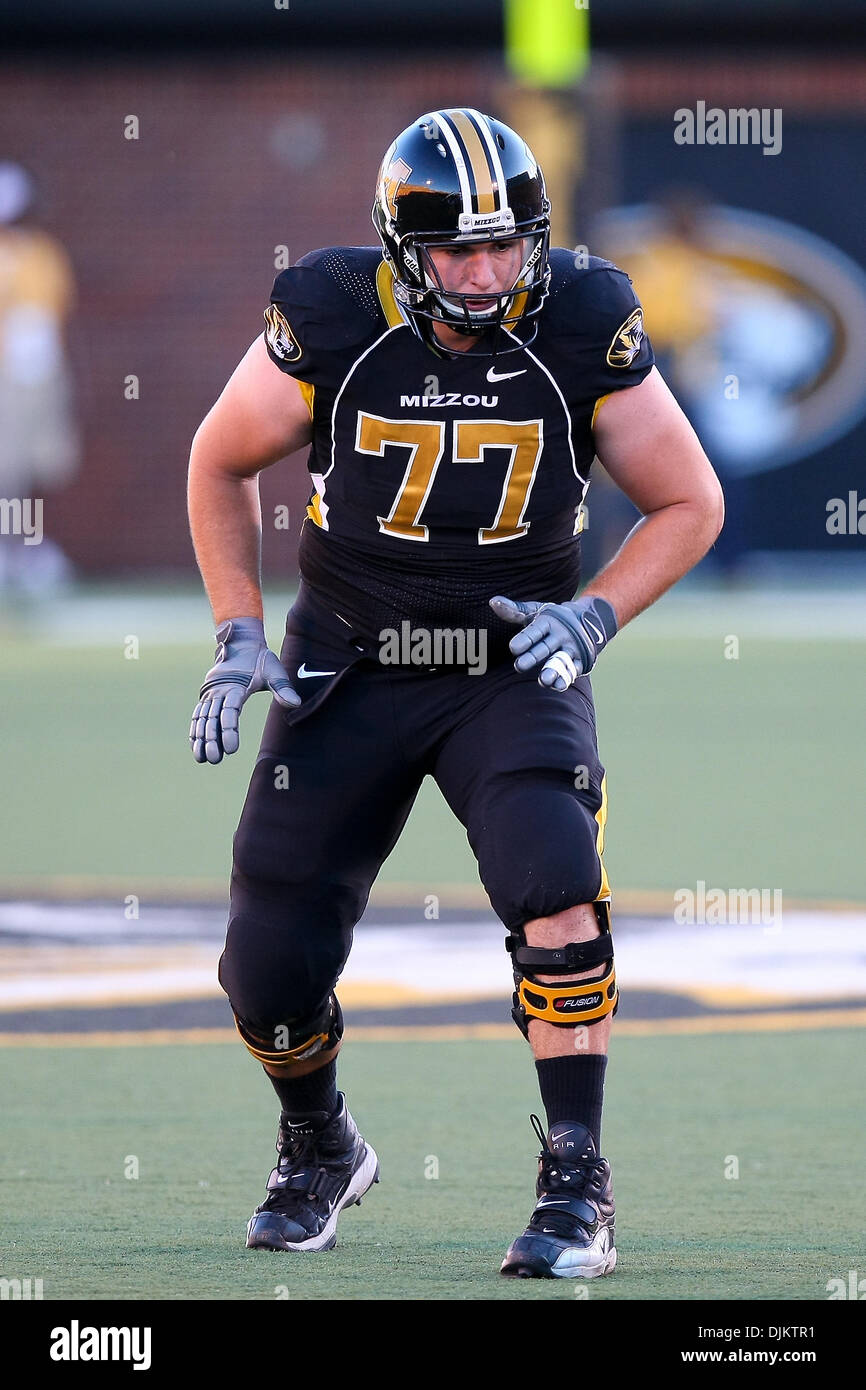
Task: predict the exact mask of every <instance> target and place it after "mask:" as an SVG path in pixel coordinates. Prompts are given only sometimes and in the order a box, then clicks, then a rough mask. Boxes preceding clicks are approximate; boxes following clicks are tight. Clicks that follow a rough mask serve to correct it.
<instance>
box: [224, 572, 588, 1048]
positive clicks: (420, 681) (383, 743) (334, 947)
mask: <svg viewBox="0 0 866 1390" xmlns="http://www.w3.org/2000/svg"><path fill="white" fill-rule="evenodd" d="M357 641H358V639H357V635H356V634H353V633H351V631H350V630H349V628H348V626H347V625H346V624H345V623H344V622H343V620H341V619H339V618H337V617H336V616H335V615H334V614H333V613H332V612H330V611H329V610H327V609H326V608H324V607H323V606H322V605H321V604H320V602H319V600H318V599H315V598H314V597H313V596H312V595H311V593H310V591H309V590H308V589H307V588H306V586H303V585H302V588H301V593H300V595H299V598H298V601H297V602H296V604H295V605H294V607H293V608H292V610H291V611H290V613H289V616H288V621H287V628H286V638H285V641H284V643H283V646H282V650H281V653H280V655H281V659H282V661H283V664H284V665H285V667H286V669H287V671H288V673H289V676H290V678H291V679H292V681H293V683H294V684H295V686H296V688H297V690H298V692H299V694H300V695H301V696H302V699H303V703H302V705H301V706H300V708H299V709H298V710H296V711H291V712H286V711H285V710H283V709H282V708H281V707H280V706H279V705H278V704H277V703H276V702H275V701H274V702H273V703H272V705H271V709H270V712H269V715H268V718H267V722H266V725H265V730H264V734H263V736H262V743H261V748H260V750H259V754H258V757H257V759H256V764H255V768H254V770H253V774H252V778H251V781H250V785H249V791H248V793H247V798H246V802H245V804H244V808H243V812H242V815H241V819H240V823H239V825H238V829H237V833H236V835H235V838H234V863H233V872H232V881H231V911H230V917H229V923H228V932H227V938H226V945H225V950H224V952H223V955H222V959H221V961H220V982H221V984H222V987H223V989H224V990H225V991H226V993H227V994H228V996H229V999H230V1001H231V1004H232V1008H233V1009H234V1011H235V1013H236V1014H237V1015H238V1016H239V1017H241V1018H243V1019H245V1020H246V1021H247V1022H249V1023H251V1024H253V1025H255V1027H256V1030H257V1031H260V1032H261V1033H263V1034H265V1035H267V1034H270V1033H271V1032H272V1030H273V1029H274V1027H275V1026H277V1025H279V1024H280V1023H283V1022H288V1021H289V1020H291V1019H300V1018H307V1017H308V1016H311V1015H314V1014H315V1013H316V1012H317V1011H318V1010H319V1009H320V1007H321V1006H322V1004H323V1001H324V1000H326V998H327V996H328V995H329V993H330V992H331V991H332V990H333V989H334V987H335V985H336V982H337V979H338V977H339V975H340V972H341V971H342V969H343V966H344V964H345V961H346V958H347V956H348V954H349V949H350V946H351V943H352V931H353V928H354V926H355V924H356V923H357V921H358V920H359V918H360V917H361V915H362V913H363V911H364V908H365V906H366V904H367V898H368V895H369V893H370V889H371V886H372V884H373V882H374V880H375V878H376V875H377V874H378V872H379V869H380V867H381V865H382V863H383V861H384V860H385V859H386V858H387V856H388V855H389V854H390V852H391V850H392V849H393V847H394V845H395V844H396V842H397V839H398V837H399V835H400V832H401V830H402V829H403V826H404V825H405V823H406V819H407V817H408V815H409V812H410V810H411V808H412V804H413V802H414V800H415V797H416V795H417V792H418V789H419V786H420V784H421V780H422V778H423V777H424V776H425V774H428V773H429V774H430V776H432V777H434V778H435V780H436V782H437V784H438V786H439V788H440V790H441V791H442V794H443V795H444V797H445V799H446V801H447V802H448V804H449V806H450V807H451V809H452V810H453V811H454V814H455V815H456V816H457V817H458V819H459V820H460V821H461V822H462V824H463V825H464V826H465V828H466V831H467V836H468V839H469V843H470V845H471V846H472V849H473V851H474V853H475V856H476V859H477V861H478V868H479V873H480V876H481V881H482V883H483V884H484V887H485V889H486V891H487V894H488V896H489V898H490V902H491V904H492V906H493V909H494V911H495V912H496V913H497V915H498V916H499V917H500V918H501V920H502V922H503V923H504V924H505V926H506V927H508V928H509V929H510V930H513V929H515V928H517V927H521V926H522V925H523V924H524V923H525V922H527V921H529V920H531V919H533V918H536V917H548V916H551V915H552V914H554V913H557V912H562V911H563V910H564V909H566V908H569V907H573V906H575V905H576V904H578V903H585V902H592V901H594V900H595V899H596V898H599V897H601V896H604V895H605V894H606V893H607V891H608V886H607V880H606V877H605V876H604V870H603V867H602V863H601V858H600V851H601V848H602V844H603V830H604V814H605V806H604V788H603V777H604V770H603V768H602V766H601V764H600V762H599V759H598V752H597V748H596V734H595V716H594V710H593V703H592V692H591V689H590V683H589V680H588V679H587V678H586V677H581V678H579V679H578V681H577V682H576V684H575V685H574V686H573V687H572V688H571V689H570V690H567V691H565V692H563V693H557V692H555V691H552V690H548V689H546V688H544V687H542V686H540V685H539V684H538V679H537V673H530V674H519V673H518V672H516V671H515V670H514V667H513V664H512V662H511V660H508V661H505V662H502V663H500V664H499V665H494V666H491V667H490V668H489V669H488V670H487V671H486V672H484V673H483V674H471V673H470V672H469V671H468V670H466V669H460V668H456V667H442V668H440V669H439V670H436V671H428V670H424V669H419V668H417V667H396V666H385V665H382V664H380V663H379V661H378V660H377V659H376V657H375V655H364V654H362V652H361V651H360V650H359V647H358V645H356V642H357ZM299 669H300V671H301V672H302V673H303V674H301V675H300V676H299V675H298V671H299ZM307 672H309V673H318V674H306V673H307ZM430 887H431V891H435V884H432V883H431V885H430ZM504 962H505V953H504V952H503V963H504Z"/></svg>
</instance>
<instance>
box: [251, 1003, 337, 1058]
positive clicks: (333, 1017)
mask: <svg viewBox="0 0 866 1390" xmlns="http://www.w3.org/2000/svg"><path fill="white" fill-rule="evenodd" d="M235 1025H236V1027H237V1030H238V1032H239V1033H240V1035H241V1040H242V1042H243V1043H244V1045H245V1046H246V1047H247V1048H248V1049H249V1051H250V1052H251V1053H252V1054H253V1056H254V1057H255V1058H256V1059H257V1060H258V1061H259V1062H262V1063H264V1062H266V1063H267V1064H268V1066H269V1067H285V1068H286V1069H287V1070H288V1069H290V1068H291V1067H293V1066H297V1064H298V1063H299V1062H306V1061H307V1060H308V1058H310V1057H315V1055H316V1053H317V1052H321V1051H323V1049H325V1048H329V1049H330V1048H332V1047H336V1045H337V1043H338V1042H339V1041H340V1039H341V1038H342V1036H343V1011H342V1009H341V1008H340V1001H339V1000H338V998H337V996H336V994H329V995H328V997H327V999H326V1000H325V1002H324V1004H323V1005H322V1007H321V1009H319V1011H318V1012H317V1013H312V1014H307V1015H306V1016H305V1017H304V1018H290V1019H287V1020H286V1022H284V1023H276V1024H274V1026H273V1028H272V1029H270V1031H269V1032H265V1031H263V1030H262V1028H261V1026H259V1025H254V1024H251V1023H248V1022H247V1020H246V1019H243V1018H240V1017H239V1016H238V1014H235Z"/></svg>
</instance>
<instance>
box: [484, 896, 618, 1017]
mask: <svg viewBox="0 0 866 1390" xmlns="http://www.w3.org/2000/svg"><path fill="white" fill-rule="evenodd" d="M593 907H594V908H595V915H596V917H597V918H598V926H599V932H600V935H599V936H596V937H593V938H592V940H591V941H571V942H569V943H568V945H567V946H558V947H556V948H555V949H551V948H550V947H542V946H527V944H526V938H525V936H524V934H523V931H522V929H521V930H519V931H514V932H511V933H510V934H509V935H508V936H506V938H505V949H506V950H507V951H508V952H509V954H510V956H511V960H512V964H513V966H514V984H515V991H514V1007H513V1008H512V1010H511V1017H512V1018H513V1019H514V1022H515V1023H516V1024H517V1026H518V1028H519V1029H520V1031H521V1033H522V1034H523V1036H524V1037H525V1038H528V1037H529V1021H530V1019H532V1018H540V1019H543V1020H544V1022H545V1023H554V1024H556V1025H557V1026H558V1027H559V1028H576V1027H577V1026H578V1024H581V1023H585V1024H587V1025H589V1024H593V1023H599V1022H600V1021H601V1019H603V1018H606V1017H607V1015H608V1014H615V1013H616V1011H617V1008H618V1006H619V994H618V992H617V987H616V973H615V971H614V968H613V938H612V936H611V933H610V903H608V902H595V903H593ZM596 966H601V967H602V971H601V974H600V975H597V976H595V977H594V978H593V979H589V980H571V981H569V982H563V983H562V984H561V985H545V984H541V983H540V982H539V980H538V979H537V978H536V974H537V972H541V974H543V975H573V974H574V973H575V972H576V971H579V970H592V969H594V968H595V967H596ZM527 982H528V983H527Z"/></svg>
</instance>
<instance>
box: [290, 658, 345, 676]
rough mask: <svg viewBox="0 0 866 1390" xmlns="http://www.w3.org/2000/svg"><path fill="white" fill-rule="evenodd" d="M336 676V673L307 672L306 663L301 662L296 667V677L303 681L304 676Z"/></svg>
mask: <svg viewBox="0 0 866 1390" xmlns="http://www.w3.org/2000/svg"><path fill="white" fill-rule="evenodd" d="M336 674H337V673H336V671H308V670H307V663H306V661H302V662H301V664H300V666H299V667H298V675H299V676H300V678H301V680H303V679H304V677H305V676H335V675H336Z"/></svg>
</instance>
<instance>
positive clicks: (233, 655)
mask: <svg viewBox="0 0 866 1390" xmlns="http://www.w3.org/2000/svg"><path fill="white" fill-rule="evenodd" d="M216 640H217V644H218V645H217V649H216V653H215V661H214V664H213V666H212V667H211V668H210V670H209V671H208V673H207V675H206V676H205V678H204V684H203V685H202V688H201V690H200V692H199V694H200V695H201V699H200V700H199V702H198V704H197V705H196V707H195V709H194V711H193V716H192V723H191V724H190V726H189V742H190V747H191V748H192V755H193V757H194V758H195V760H196V762H197V763H203V762H209V763H218V762H221V761H222V756H223V753H236V752H237V750H238V744H239V742H240V740H239V737H238V718H239V716H240V712H241V710H242V708H243V706H244V704H245V703H246V701H247V700H248V699H249V697H250V696H251V695H255V693H256V692H257V691H258V690H270V691H272V693H273V696H274V699H276V700H278V701H279V703H280V704H281V705H284V706H285V708H286V709H294V708H295V706H296V705H299V704H300V703H301V697H300V695H299V694H298V692H297V691H296V690H295V689H294V688H293V686H292V683H291V681H290V680H289V677H288V675H287V674H286V671H285V668H284V667H283V665H282V663H281V662H280V659H279V657H277V656H275V655H274V653H273V652H272V651H269V649H268V644H267V641H266V639H265V629H264V624H263V623H262V620H261V618H228V619H227V620H226V621H225V622H224V623H220V625H219V627H218V628H217V630H216Z"/></svg>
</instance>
